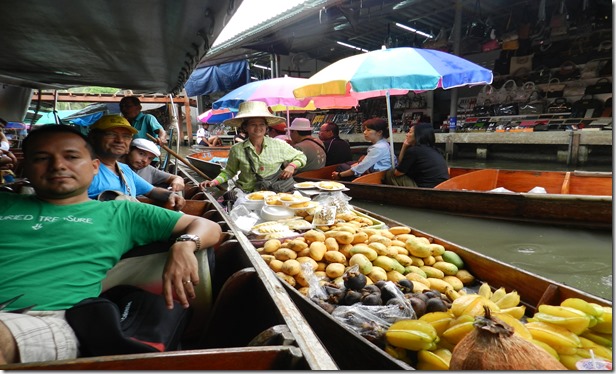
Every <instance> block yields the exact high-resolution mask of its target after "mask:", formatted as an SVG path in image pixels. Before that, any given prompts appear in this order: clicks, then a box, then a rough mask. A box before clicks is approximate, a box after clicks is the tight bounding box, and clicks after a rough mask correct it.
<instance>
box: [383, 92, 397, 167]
mask: <svg viewBox="0 0 616 374" xmlns="http://www.w3.org/2000/svg"><path fill="white" fill-rule="evenodd" d="M385 102H386V103H387V126H389V153H390V157H391V166H392V167H393V168H395V167H396V162H395V156H394V130H393V125H392V122H391V99H390V97H389V90H387V91H386V92H385Z"/></svg>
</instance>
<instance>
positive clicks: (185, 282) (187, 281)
mask: <svg viewBox="0 0 616 374" xmlns="http://www.w3.org/2000/svg"><path fill="white" fill-rule="evenodd" d="M189 283H192V282H191V281H189V280H186V281H182V284H189Z"/></svg>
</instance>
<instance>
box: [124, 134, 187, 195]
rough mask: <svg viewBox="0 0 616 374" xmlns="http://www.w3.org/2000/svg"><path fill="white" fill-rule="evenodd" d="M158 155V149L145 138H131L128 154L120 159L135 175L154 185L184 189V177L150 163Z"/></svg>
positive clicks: (175, 189) (178, 189) (172, 189)
mask: <svg viewBox="0 0 616 374" xmlns="http://www.w3.org/2000/svg"><path fill="white" fill-rule="evenodd" d="M156 157H160V150H159V149H158V147H157V146H156V144H154V143H153V142H151V141H149V140H147V139H133V141H132V142H131V144H130V149H129V151H128V154H127V155H126V156H124V158H123V159H121V160H120V161H121V162H124V163H125V164H127V165H128V166H130V168H131V169H133V171H134V172H135V173H137V175H139V176H140V177H141V178H143V179H145V180H146V181H148V182H150V183H151V184H153V185H154V186H158V187H164V188H168V189H170V190H171V191H175V192H177V191H184V179H183V178H182V177H179V176H177V175H173V174H170V173H167V172H166V171H162V170H160V169H157V168H155V167H154V166H152V165H150V164H151V163H152V160H154V159H155V158H156Z"/></svg>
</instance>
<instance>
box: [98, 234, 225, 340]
mask: <svg viewBox="0 0 616 374" xmlns="http://www.w3.org/2000/svg"><path fill="white" fill-rule="evenodd" d="M171 244H172V243H171V242H157V243H152V244H149V245H147V246H142V247H137V248H134V249H132V250H130V251H129V252H127V253H126V254H125V255H124V256H123V257H122V259H121V260H120V261H119V262H118V263H117V264H116V265H115V266H114V267H113V268H111V269H110V270H109V271H108V272H107V276H106V277H105V279H103V282H102V291H105V290H108V289H109V288H111V287H114V286H117V285H121V284H128V285H132V286H137V287H140V288H143V289H144V290H147V291H150V292H152V293H155V294H162V274H163V269H164V267H165V263H166V261H167V257H168V254H169V253H168V251H169V247H170V246H171ZM214 251H215V250H214V248H207V249H205V250H202V251H199V252H196V253H195V256H196V257H197V263H198V266H199V270H198V272H197V274H198V275H199V283H198V284H195V285H194V288H195V294H196V297H195V299H193V300H191V301H190V307H191V308H192V310H193V313H192V316H193V317H192V318H191V319H190V321H189V322H188V325H187V326H186V330H185V331H187V332H192V331H195V330H198V331H199V330H202V326H203V324H204V321H205V320H204V317H205V316H207V315H208V314H209V313H210V310H211V308H212V304H213V291H212V277H213V273H214V264H215V259H214V254H215V252H214ZM141 253H143V255H141ZM185 335H186V336H185V338H190V335H191V334H188V335H187V334H185Z"/></svg>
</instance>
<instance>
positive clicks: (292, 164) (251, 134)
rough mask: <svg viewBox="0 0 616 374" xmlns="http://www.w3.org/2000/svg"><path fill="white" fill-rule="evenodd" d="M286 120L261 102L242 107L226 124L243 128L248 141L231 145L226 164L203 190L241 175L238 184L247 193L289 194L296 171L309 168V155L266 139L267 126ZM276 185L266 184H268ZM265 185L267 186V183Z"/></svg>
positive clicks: (282, 143) (253, 102)
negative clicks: (270, 191)
mask: <svg viewBox="0 0 616 374" xmlns="http://www.w3.org/2000/svg"><path fill="white" fill-rule="evenodd" d="M283 122H284V118H282V117H278V116H274V115H273V114H271V113H270V112H269V109H268V108H267V104H265V103H264V102H261V101H245V102H243V103H241V104H240V107H239V112H238V114H237V116H235V118H231V119H228V120H226V121H224V122H223V124H224V125H226V126H241V127H242V128H243V129H244V130H245V131H246V133H247V134H248V140H246V141H244V142H242V143H237V144H234V145H233V146H231V148H230V150H229V158H228V160H227V165H226V166H225V168H224V169H222V170H221V171H220V174H218V176H217V177H216V178H214V179H212V180H211V181H204V182H201V184H200V186H201V187H202V188H205V187H212V186H217V185H219V184H221V183H225V182H226V181H227V180H229V179H231V178H233V177H234V176H235V175H236V174H237V173H238V172H239V173H240V174H239V177H238V179H237V181H236V185H237V186H238V187H239V188H240V189H241V190H243V191H244V192H252V191H255V190H256V191H258V190H261V189H271V190H273V191H276V192H286V191H290V190H292V189H293V184H294V183H295V182H294V180H293V173H294V172H295V169H297V168H301V167H303V166H304V165H306V155H304V153H303V152H302V151H299V150H297V149H295V148H293V147H292V146H291V145H289V144H287V142H284V141H279V140H276V139H273V138H270V137H268V136H266V134H267V130H268V126H274V125H276V124H279V123H283ZM274 181H276V184H275V185H274V184H271V185H267V186H266V183H267V182H274ZM264 182H265V183H264Z"/></svg>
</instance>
